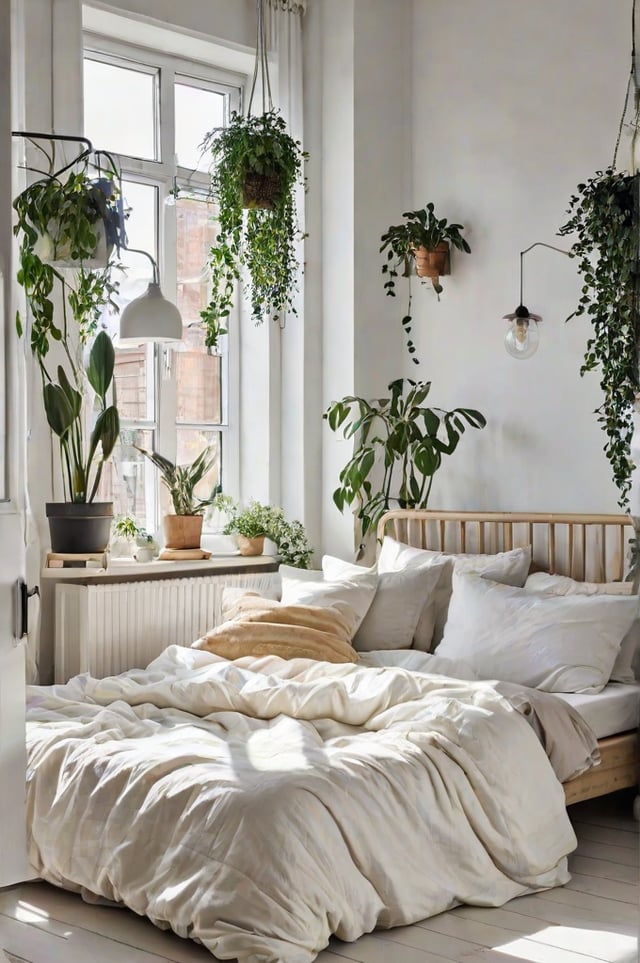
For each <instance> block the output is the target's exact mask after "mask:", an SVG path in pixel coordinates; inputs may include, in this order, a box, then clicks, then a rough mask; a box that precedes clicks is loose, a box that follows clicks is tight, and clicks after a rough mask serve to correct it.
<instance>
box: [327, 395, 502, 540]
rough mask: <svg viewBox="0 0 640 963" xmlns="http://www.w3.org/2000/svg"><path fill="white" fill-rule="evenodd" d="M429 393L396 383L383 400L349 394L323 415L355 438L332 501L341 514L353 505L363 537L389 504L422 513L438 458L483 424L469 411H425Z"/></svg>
mask: <svg viewBox="0 0 640 963" xmlns="http://www.w3.org/2000/svg"><path fill="white" fill-rule="evenodd" d="M430 390H431V382H430V381H427V382H424V381H418V382H416V381H413V380H412V379H411V378H398V379H397V380H396V381H392V382H391V384H390V385H389V391H390V395H389V397H388V398H379V399H377V400H376V401H367V400H366V399H364V398H358V397H356V396H352V395H349V396H347V397H346V398H343V399H342V400H341V401H335V402H333V404H331V405H330V406H329V408H328V409H327V410H326V412H325V413H324V415H323V418H325V419H326V420H327V422H328V423H329V427H330V428H331V430H332V431H339V430H340V429H342V434H343V437H344V438H353V439H355V446H354V452H353V455H352V456H351V458H350V459H349V461H348V462H347V464H346V465H345V466H344V468H343V469H342V471H341V472H340V485H339V486H338V488H336V490H335V491H334V493H333V500H334V502H335V504H336V505H337V507H338V508H339V510H340V511H341V512H342V511H344V509H345V507H346V506H347V505H353V504H354V503H355V504H356V505H357V512H356V517H357V518H358V520H359V522H360V525H361V531H362V535H363V536H364V535H366V534H367V532H369V531H371V530H373V529H375V526H376V525H377V523H378V521H379V520H380V518H381V517H382V515H383V514H384V513H385V512H386V511H388V510H389V509H390V508H391V507H393V506H392V503H395V504H397V505H399V506H400V508H426V507H427V503H428V501H429V496H430V494H431V488H432V485H433V479H434V476H435V474H436V472H437V471H438V469H439V468H440V465H441V464H442V459H443V457H444V456H446V455H452V454H453V453H454V451H455V450H456V448H457V447H458V442H459V441H460V438H461V437H462V435H463V434H464V432H465V430H466V427H467V426H471V427H472V428H484V426H485V424H486V419H485V417H484V415H482V414H480V412H479V411H476V410H474V409H473V408H454V409H453V410H452V411H444V410H443V409H442V408H427V407H426V406H425V405H424V401H425V400H426V398H427V396H428V394H429V391H430Z"/></svg>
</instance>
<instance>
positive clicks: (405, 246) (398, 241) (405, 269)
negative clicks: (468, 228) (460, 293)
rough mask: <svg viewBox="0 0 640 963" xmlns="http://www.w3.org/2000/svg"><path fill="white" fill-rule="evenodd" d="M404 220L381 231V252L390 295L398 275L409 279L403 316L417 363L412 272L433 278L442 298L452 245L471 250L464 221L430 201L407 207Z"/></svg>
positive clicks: (383, 270)
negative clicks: (455, 221) (413, 208)
mask: <svg viewBox="0 0 640 963" xmlns="http://www.w3.org/2000/svg"><path fill="white" fill-rule="evenodd" d="M402 216H403V217H404V218H405V223H404V224H395V225H394V224H392V225H391V227H389V228H388V230H387V231H386V232H385V233H384V234H383V235H382V237H381V238H380V240H381V241H382V244H381V246H380V252H381V253H382V252H383V251H386V252H387V259H386V261H385V262H384V263H383V265H382V273H383V274H384V275H385V278H386V280H385V284H384V287H385V292H386V294H387V295H388V296H389V297H392V298H394V297H395V296H396V278H397V277H398V274H399V273H401V275H402V277H403V278H407V279H408V287H409V292H408V298H409V300H408V304H407V310H406V313H405V314H404V316H403V318H402V327H403V330H404V333H405V335H406V337H407V350H408V352H409V354H410V355H411V360H412V361H413V363H414V364H419V363H420V362H419V361H418V359H417V358H416V357H414V356H415V353H416V348H415V344H414V343H413V339H412V338H411V326H412V317H411V302H412V293H411V276H412V275H413V274H417V275H418V277H419V278H420V280H421V281H422V280H424V279H425V278H427V279H429V280H430V281H431V284H432V286H433V290H434V291H435V292H436V297H437V298H438V300H440V295H441V293H442V285H441V284H440V277H441V275H446V274H450V273H451V263H450V261H451V253H450V245H451V244H453V246H454V247H455V248H457V249H458V250H459V251H464V252H465V253H466V254H470V253H471V248H470V247H469V245H468V243H467V241H466V240H465V239H464V238H463V237H462V234H461V231H463V230H464V227H463V225H462V224H449V223H448V221H447V219H446V217H445V218H438V217H436V215H435V211H434V205H433V204H432V203H429V204H427V205H426V207H424V208H422V210H419V211H405V213H404V214H403V215H402Z"/></svg>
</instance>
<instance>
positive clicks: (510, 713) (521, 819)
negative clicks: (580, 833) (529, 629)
mask: <svg viewBox="0 0 640 963" xmlns="http://www.w3.org/2000/svg"><path fill="white" fill-rule="evenodd" d="M424 659H425V660H428V659H429V657H428V656H425V657H424ZM427 664H428V663H427V662H426V661H425V662H423V663H422V665H423V666H426V665H427ZM29 697H30V708H29V723H28V748H29V771H28V813H29V823H30V828H31V841H30V855H31V860H32V863H33V866H34V868H35V870H36V872H37V873H38V874H39V875H40V876H42V877H43V878H44V879H46V880H49V881H50V882H52V883H56V884H58V885H61V886H64V887H66V888H69V889H73V890H77V891H81V892H85V893H86V892H89V893H91V894H97V895H99V896H101V897H105V898H107V899H109V900H116V901H121V902H123V903H126V904H127V905H128V906H130V907H131V908H132V909H133V910H134V911H135V912H137V913H141V914H146V915H147V916H149V917H150V918H151V919H152V920H153V921H154V922H155V923H156V924H158V925H160V926H167V925H169V926H171V927H172V928H173V929H174V930H175V931H176V932H177V933H179V934H180V935H182V936H190V937H193V938H196V939H198V940H201V941H202V942H203V943H204V944H205V946H207V947H208V948H209V949H210V950H211V952H212V953H214V954H215V955H216V956H217V957H218V958H220V959H234V958H236V957H237V958H238V959H239V960H242V961H253V963H258V961H261V963H270V961H274V963H275V961H285V963H308V961H311V960H313V959H314V958H315V956H316V954H317V953H318V952H319V951H320V950H321V949H322V948H323V947H325V946H326V945H327V943H328V940H329V937H330V936H331V934H332V933H335V934H337V936H339V937H340V938H341V939H343V940H355V939H357V937H359V936H360V935H362V934H363V933H366V932H369V931H370V930H372V929H373V928H374V927H376V926H382V927H389V926H398V925H401V924H406V923H413V922H415V921H417V920H420V919H423V918H424V917H427V916H430V915H432V914H434V913H439V912H442V911H443V910H447V909H449V908H450V907H452V906H455V905H456V904H458V903H471V904H475V905H481V906H498V905H500V904H502V903H504V902H505V901H506V900H508V899H511V898H512V897H514V896H518V895H519V894H521V893H525V892H527V891H530V890H536V889H540V888H545V887H551V886H557V885H561V884H563V883H565V882H566V881H567V880H568V879H569V874H568V872H567V867H566V858H565V857H566V856H567V854H568V853H569V852H571V850H573V849H574V847H575V845H576V840H575V836H574V834H573V830H572V828H571V825H570V823H569V820H568V817H567V814H566V810H565V805H564V795H563V791H562V787H561V785H560V783H559V782H558V780H557V779H556V777H555V776H554V773H553V770H552V768H551V766H550V765H549V762H548V760H547V758H546V756H545V753H544V751H543V749H542V748H541V745H540V743H539V742H538V740H537V738H536V736H535V735H534V733H533V731H532V729H531V728H530V726H529V725H528V724H527V722H526V721H525V720H524V719H523V717H522V716H520V715H519V714H518V713H517V712H516V711H515V710H514V709H513V708H512V706H511V704H510V703H509V701H508V700H507V699H506V698H504V697H503V696H501V695H500V694H499V693H497V692H496V690H495V689H494V688H493V686H492V685H491V684H490V683H486V682H471V683H469V682H462V681H460V680H456V679H450V678H444V677H442V676H436V675H428V674H426V673H423V672H410V671H408V670H406V669H403V668H398V667H384V666H383V667H374V668H371V667H367V666H363V665H353V664H340V665H333V664H332V665H330V664H328V663H321V662H311V661H308V660H306V659H295V660H292V661H284V660H281V659H278V658H275V657H268V658H263V659H259V660H255V659H242V660H239V661H237V662H227V661H225V660H224V659H221V658H219V657H217V656H214V655H211V654H209V653H207V652H202V651H198V650H195V649H185V648H181V647H178V646H170V647H169V648H168V649H167V650H166V651H165V652H164V653H163V654H162V655H161V656H160V657H159V658H158V659H156V660H155V661H154V662H153V663H152V664H151V665H150V666H149V668H148V669H147V670H132V671H130V672H128V673H125V674H124V675H122V676H117V677H113V678H108V679H103V680H95V679H91V678H90V677H86V676H79V677H77V678H76V679H74V680H72V681H71V682H70V683H68V684H67V685H66V686H52V687H50V688H38V687H32V688H31V689H30V692H29Z"/></svg>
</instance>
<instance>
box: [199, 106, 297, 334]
mask: <svg viewBox="0 0 640 963" xmlns="http://www.w3.org/2000/svg"><path fill="white" fill-rule="evenodd" d="M203 148H204V149H206V150H209V151H210V152H211V160H212V167H211V171H212V173H211V193H212V195H213V197H214V198H215V199H216V201H217V204H218V221H219V231H218V234H217V237H216V242H215V244H214V245H213V247H212V248H211V252H210V256H209V267H210V270H211V285H212V294H211V299H210V301H209V304H208V305H207V307H206V308H205V309H204V311H202V312H201V315H200V317H201V319H202V322H203V325H204V328H205V341H206V344H207V346H208V347H212V348H215V347H216V346H217V344H218V339H219V338H220V336H221V335H222V334H225V333H226V330H227V327H226V326H227V323H228V318H229V314H230V312H231V310H232V308H233V302H234V296H235V292H236V289H237V285H238V283H239V282H241V281H242V280H243V279H244V277H245V272H246V276H247V277H248V281H247V284H246V288H247V293H248V295H249V299H250V302H251V314H252V317H253V319H254V321H255V322H256V323H260V322H261V321H263V320H264V318H265V316H266V315H268V314H271V315H272V316H273V319H274V320H277V319H278V318H279V316H280V315H281V314H282V313H283V312H284V311H291V312H292V313H294V314H295V313H296V311H295V305H294V295H295V292H296V290H297V279H298V271H299V263H298V258H297V253H296V246H297V243H298V241H300V240H301V239H302V238H303V237H304V235H303V234H302V232H301V231H300V228H299V226H298V218H297V212H296V201H295V192H296V187H297V186H299V185H303V186H304V184H305V179H304V162H305V160H306V157H307V154H306V152H305V151H303V150H302V147H301V144H300V142H299V141H296V140H294V139H293V138H292V137H291V136H290V135H289V134H288V133H287V128H286V124H285V122H284V120H283V118H282V117H281V116H280V114H279V113H278V112H277V111H275V110H269V111H267V112H266V113H264V114H260V115H259V116H247V117H243V116H242V115H240V114H237V113H233V114H232V116H231V120H230V122H229V125H228V127H224V128H219V129H216V130H213V131H211V132H210V133H209V134H207V135H206V137H205V139H204V141H203ZM263 179H264V181H265V182H266V184H267V186H268V187H269V188H270V189H271V194H270V199H269V200H268V201H267V202H266V203H267V204H268V205H269V206H267V207H262V206H259V205H260V204H261V200H260V197H259V194H260V182H261V181H262V180H263ZM247 182H249V183H247ZM246 195H250V196H246Z"/></svg>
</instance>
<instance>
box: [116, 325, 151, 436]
mask: <svg viewBox="0 0 640 963" xmlns="http://www.w3.org/2000/svg"><path fill="white" fill-rule="evenodd" d="M115 378H116V392H117V396H118V411H119V412H120V418H121V419H122V420H123V421H125V420H126V421H153V420H154V417H155V414H154V409H155V405H154V393H153V346H152V345H148V344H146V345H140V346H139V347H137V348H118V349H117V350H116V368H115Z"/></svg>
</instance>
